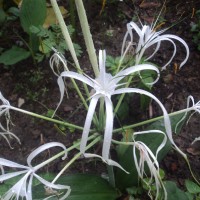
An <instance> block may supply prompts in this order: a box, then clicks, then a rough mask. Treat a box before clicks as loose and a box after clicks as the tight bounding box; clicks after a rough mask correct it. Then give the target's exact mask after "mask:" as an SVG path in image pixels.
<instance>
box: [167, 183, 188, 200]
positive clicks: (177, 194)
mask: <svg viewBox="0 0 200 200" xmlns="http://www.w3.org/2000/svg"><path fill="white" fill-rule="evenodd" d="M164 185H165V188H166V190H167V199H168V200H179V199H180V200H188V197H187V195H186V194H185V192H183V191H182V190H180V189H179V188H178V187H177V186H176V184H175V183H174V182H172V181H165V182H164Z"/></svg>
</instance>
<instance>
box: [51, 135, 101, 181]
mask: <svg viewBox="0 0 200 200" xmlns="http://www.w3.org/2000/svg"><path fill="white" fill-rule="evenodd" d="M101 139H102V137H101V136H98V137H96V138H95V139H94V140H93V141H92V142H91V143H90V144H89V145H88V146H86V150H88V149H89V148H91V147H93V146H94V145H95V144H96V143H97V142H99V141H100V140H101ZM81 155H82V153H81V152H79V153H77V154H76V155H75V156H74V157H73V158H72V159H71V160H70V161H69V162H68V163H67V164H66V165H65V167H64V168H63V169H62V170H61V171H60V172H59V173H58V174H57V176H56V177H55V178H54V180H53V181H52V183H55V182H56V181H57V180H58V178H59V177H60V176H61V175H62V174H63V173H64V171H65V170H66V169H67V168H68V167H69V166H70V165H71V164H73V163H74V162H75V161H76V160H77V159H78V158H79V157H80V156H81Z"/></svg>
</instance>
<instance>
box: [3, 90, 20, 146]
mask: <svg viewBox="0 0 200 200" xmlns="http://www.w3.org/2000/svg"><path fill="white" fill-rule="evenodd" d="M0 100H1V101H2V105H0V117H1V116H2V115H5V118H6V128H4V127H3V125H2V124H1V122H0V136H2V137H3V138H4V139H5V140H6V141H7V143H8V145H9V146H10V148H12V147H11V144H10V141H9V139H8V136H9V137H13V138H15V139H16V140H17V141H18V143H19V144H20V139H19V138H18V137H17V136H16V135H15V134H14V133H12V132H10V130H9V125H10V123H11V119H10V112H9V106H10V103H9V101H8V100H6V99H5V98H4V96H3V95H2V93H1V92H0ZM5 105H6V107H4V106H5Z"/></svg>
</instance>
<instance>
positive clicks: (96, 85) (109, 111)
mask: <svg viewBox="0 0 200 200" xmlns="http://www.w3.org/2000/svg"><path fill="white" fill-rule="evenodd" d="M105 60H106V53H105V50H100V51H99V71H100V73H99V76H98V77H97V78H96V79H93V78H90V77H89V76H87V75H82V74H78V73H76V72H71V71H67V72H63V73H61V75H60V77H59V78H58V85H59V88H60V93H61V98H60V102H59V105H60V103H61V102H62V99H63V96H64V82H63V77H69V78H74V79H77V80H80V81H82V82H83V83H85V84H87V85H89V86H91V87H92V89H93V90H94V91H95V94H94V95H92V97H91V101H90V105H89V109H88V112H87V116H86V120H85V125H84V130H83V133H82V139H81V144H80V151H81V152H82V153H83V154H85V149H86V144H87V139H88V135H89V131H90V127H91V123H92V118H93V115H94V112H95V109H96V106H97V102H98V100H99V99H100V98H101V97H102V98H103V99H104V102H105V109H106V111H105V113H106V122H105V130H104V140H103V148H102V160H103V161H106V163H107V164H111V165H112V164H113V165H115V164H116V163H113V162H114V161H112V160H110V159H109V152H110V146H111V140H112V131H113V118H114V114H113V105H112V101H111V96H112V95H115V94H122V93H139V94H144V95H147V96H149V97H150V98H152V99H154V100H155V101H156V102H157V103H158V105H159V106H160V107H161V109H162V111H163V114H164V125H165V128H166V133H167V135H168V138H169V140H170V141H171V143H172V144H173V145H174V146H175V148H176V149H177V150H178V151H179V152H181V153H182V151H181V150H179V149H178V147H177V146H176V145H175V143H174V141H173V138H172V132H171V123H170V119H169V116H168V113H167V111H166V109H165V108H164V106H163V105H162V103H161V102H160V101H159V100H158V99H157V98H156V97H155V96H154V95H152V94H151V93H150V92H147V91H144V90H141V89H136V88H120V89H118V87H122V85H124V84H121V83H120V81H121V80H122V79H123V78H125V77H126V76H128V75H130V74H133V73H135V72H139V71H141V70H154V71H155V72H157V74H158V77H159V70H158V69H157V68H156V67H154V66H152V65H149V64H141V65H136V66H132V67H129V68H127V69H125V70H122V71H120V72H119V73H117V74H116V75H115V76H112V75H111V74H109V73H106V71H105ZM155 82H156V81H154V83H155ZM59 105H58V106H59ZM182 154H183V153H182ZM85 156H86V157H87V154H85ZM94 156H95V155H94ZM89 157H91V154H89ZM98 157H99V156H98Z"/></svg>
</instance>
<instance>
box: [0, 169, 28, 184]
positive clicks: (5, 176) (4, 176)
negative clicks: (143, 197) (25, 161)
mask: <svg viewBox="0 0 200 200" xmlns="http://www.w3.org/2000/svg"><path fill="white" fill-rule="evenodd" d="M27 171H28V170H23V171H19V172H10V173H7V174H2V175H0V182H2V181H5V180H8V179H10V178H13V177H16V176H19V175H21V174H24V173H26V172H27Z"/></svg>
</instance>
